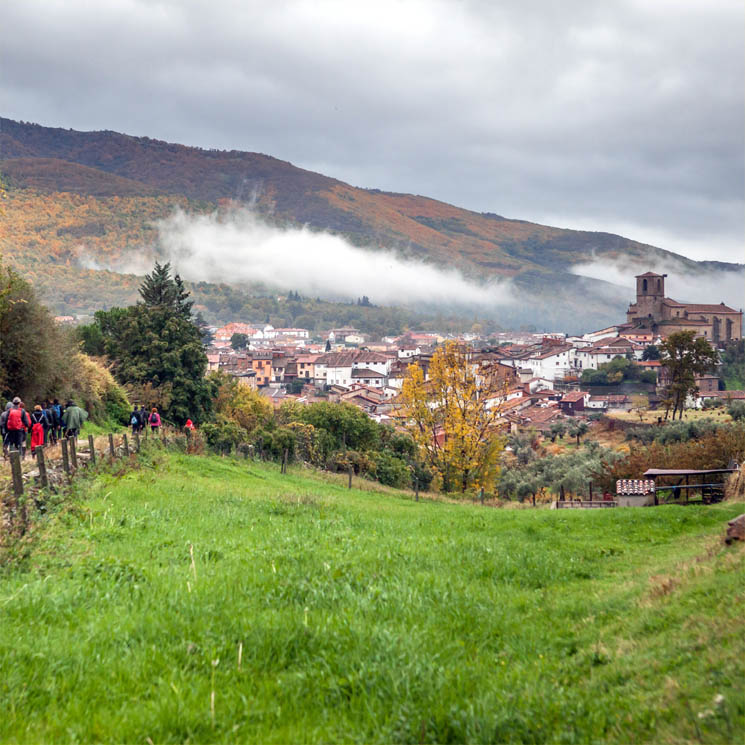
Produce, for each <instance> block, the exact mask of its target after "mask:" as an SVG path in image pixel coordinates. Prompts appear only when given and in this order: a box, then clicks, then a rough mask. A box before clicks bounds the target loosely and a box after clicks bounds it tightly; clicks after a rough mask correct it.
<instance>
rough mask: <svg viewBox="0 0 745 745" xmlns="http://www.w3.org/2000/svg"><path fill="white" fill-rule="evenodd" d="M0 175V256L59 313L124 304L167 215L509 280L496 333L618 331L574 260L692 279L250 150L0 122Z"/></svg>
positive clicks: (626, 245)
mask: <svg viewBox="0 0 745 745" xmlns="http://www.w3.org/2000/svg"><path fill="white" fill-rule="evenodd" d="M0 173H2V176H3V179H4V181H5V184H6V188H7V198H6V200H5V216H4V220H3V224H2V230H1V232H0V252H2V253H3V254H4V255H5V257H6V259H7V260H8V261H9V262H10V263H12V264H13V265H14V266H15V267H16V268H17V269H18V270H19V271H21V272H22V274H24V276H26V277H28V278H29V279H31V280H32V281H33V282H34V283H35V284H36V285H37V287H38V288H39V289H40V290H41V291H42V293H43V294H44V296H45V297H46V298H47V301H48V302H49V303H50V305H51V306H52V307H54V308H55V309H56V310H57V311H59V312H69V311H71V310H73V309H75V310H78V311H90V310H95V309H96V308H97V307H101V306H102V305H107V304H113V303H122V302H127V301H128V300H129V299H131V297H132V290H133V287H134V279H133V278H131V277H127V276H126V272H127V271H128V270H132V271H137V272H139V273H140V274H141V273H142V271H144V270H145V269H147V266H146V265H143V254H144V255H145V256H146V255H147V252H148V251H152V250H153V249H157V248H158V234H157V229H156V223H157V221H158V220H160V219H163V218H165V217H167V216H169V215H170V214H172V213H173V211H174V210H175V209H176V208H180V209H183V210H185V211H187V212H190V213H194V212H197V213H204V212H211V211H214V210H216V209H225V208H227V207H229V206H231V205H236V204H237V205H240V204H247V203H251V205H252V207H253V208H254V209H255V210H257V211H258V212H259V213H261V214H262V215H263V216H264V217H265V219H268V220H271V221H272V222H273V223H274V224H276V225H308V226H309V227H310V228H312V229H317V230H324V231H329V232H332V233H336V234H340V235H342V236H343V237H345V238H346V239H347V240H348V241H349V242H350V243H352V244H355V245H360V246H368V247H371V248H387V249H393V250H395V251H397V252H398V253H399V254H401V255H403V256H406V257H409V258H416V259H419V260H422V261H425V262H429V263H436V264H440V265H447V266H455V267H457V268H458V269H460V270H461V271H462V272H463V273H464V274H465V275H466V276H467V277H472V278H476V279H479V280H481V279H484V278H488V277H503V278H510V279H511V280H513V281H514V283H515V287H516V289H517V291H518V292H522V293H524V301H525V302H524V304H523V305H522V306H521V307H520V308H513V309H511V310H510V311H509V312H507V311H504V309H502V310H501V311H500V314H501V315H500V321H501V323H502V325H504V326H517V325H521V324H532V325H534V326H537V327H540V328H550V327H560V326H565V327H569V326H570V325H572V324H573V325H574V327H576V325H577V323H578V317H579V316H580V315H581V320H582V321H583V323H585V324H586V325H587V326H593V325H601V324H604V323H609V322H612V321H614V320H618V319H619V316H621V314H623V312H624V310H625V304H626V299H625V298H624V297H623V296H622V294H620V295H619V293H618V292H617V288H613V287H612V286H610V285H607V284H606V283H603V282H600V281H598V280H590V279H585V278H580V277H577V276H575V275H573V274H571V273H570V269H571V267H572V265H574V264H575V263H577V262H581V261H587V260H589V259H591V258H594V257H603V258H610V259H618V258H625V259H642V260H644V261H651V260H655V259H660V260H664V259H670V258H671V257H672V258H675V260H676V261H678V262H679V266H684V267H689V268H690V269H692V270H695V269H696V268H697V264H696V262H692V261H689V260H687V259H684V258H683V257H676V256H675V255H674V254H670V253H669V252H666V251H663V250H661V249H658V248H654V247H652V246H647V245H644V244H640V243H637V242H635V241H631V240H628V239H626V238H623V237H621V236H617V235H611V234H608V233H589V232H582V231H573V230H563V229H559V228H552V227H546V226H543V225H537V224H534V223H529V222H525V221H522V220H513V219H506V218H504V217H501V216H499V215H496V214H490V213H477V212H472V211H469V210H464V209H461V208H458V207H454V206H452V205H448V204H445V203H443V202H438V201H436V200H433V199H428V198H426V197H422V196H415V195H411V194H393V193H386V192H381V191H378V190H375V189H361V188H356V187H352V186H350V185H348V184H345V183H343V182H341V181H338V180H336V179H333V178H329V177H327V176H323V175H321V174H317V173H312V172H310V171H306V170H303V169H300V168H296V167H295V166H293V165H292V164H290V163H287V162H285V161H282V160H278V159H277V158H273V157H270V156H267V155H262V154H258V153H246V152H239V151H217V150H203V149H199V148H193V147H187V146H184V145H176V144H171V143H166V142H161V141H157V140H152V139H149V138H147V137H130V136H128V135H123V134H118V133H116V132H77V131H74V130H64V129H56V128H50V127H42V126H39V125H34V124H27V123H23V122H15V121H12V120H9V119H0ZM146 263H147V262H146ZM99 268H114V269H115V270H116V271H115V273H110V272H104V273H101V272H97V271H95V270H96V269H99ZM698 268H699V269H700V268H701V267H698ZM226 279H227V278H226ZM405 300H406V299H405V298H402V303H404V302H405ZM435 307H437V298H433V308H435ZM418 310H419V311H424V312H425V314H426V312H427V309H426V308H418ZM621 317H622V316H621ZM216 320H227V316H223V315H221V316H220V318H219V319H216Z"/></svg>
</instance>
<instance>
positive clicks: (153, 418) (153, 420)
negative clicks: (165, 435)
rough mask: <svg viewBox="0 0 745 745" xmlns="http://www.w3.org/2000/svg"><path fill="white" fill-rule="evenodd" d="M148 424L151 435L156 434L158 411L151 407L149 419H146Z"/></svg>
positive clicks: (158, 418)
mask: <svg viewBox="0 0 745 745" xmlns="http://www.w3.org/2000/svg"><path fill="white" fill-rule="evenodd" d="M148 422H149V423H150V429H151V430H152V432H153V434H156V433H157V431H158V429H159V428H160V414H158V410H157V409H156V408H155V407H154V406H153V410H152V411H151V412H150V418H149V419H148Z"/></svg>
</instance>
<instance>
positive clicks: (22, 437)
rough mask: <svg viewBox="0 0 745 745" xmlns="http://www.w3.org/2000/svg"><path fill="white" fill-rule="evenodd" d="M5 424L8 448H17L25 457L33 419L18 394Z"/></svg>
mask: <svg viewBox="0 0 745 745" xmlns="http://www.w3.org/2000/svg"><path fill="white" fill-rule="evenodd" d="M5 426H6V428H7V430H8V449H9V450H17V451H18V452H19V453H20V454H21V457H22V458H24V457H25V456H26V430H27V429H31V419H30V418H29V415H28V412H27V411H26V410H25V409H24V408H23V405H22V401H21V399H20V398H18V396H16V397H15V398H14V399H13V405H12V406H11V408H10V409H9V410H8V418H7V420H6V423H5Z"/></svg>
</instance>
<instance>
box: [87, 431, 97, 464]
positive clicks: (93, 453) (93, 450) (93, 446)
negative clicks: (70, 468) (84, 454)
mask: <svg viewBox="0 0 745 745" xmlns="http://www.w3.org/2000/svg"><path fill="white" fill-rule="evenodd" d="M88 450H89V451H90V454H91V461H90V462H91V465H92V466H95V465H96V444H95V443H94V441H93V435H88Z"/></svg>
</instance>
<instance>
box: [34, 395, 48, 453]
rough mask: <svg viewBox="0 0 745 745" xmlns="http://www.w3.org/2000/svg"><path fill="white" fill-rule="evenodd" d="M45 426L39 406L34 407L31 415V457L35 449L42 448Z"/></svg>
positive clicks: (44, 417) (44, 418)
mask: <svg viewBox="0 0 745 745" xmlns="http://www.w3.org/2000/svg"><path fill="white" fill-rule="evenodd" d="M45 424H47V417H46V415H45V414H44V410H43V409H42V408H41V405H40V404H36V406H34V410H33V412H32V413H31V455H35V454H36V448H38V447H39V446H41V447H44V434H45Z"/></svg>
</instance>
